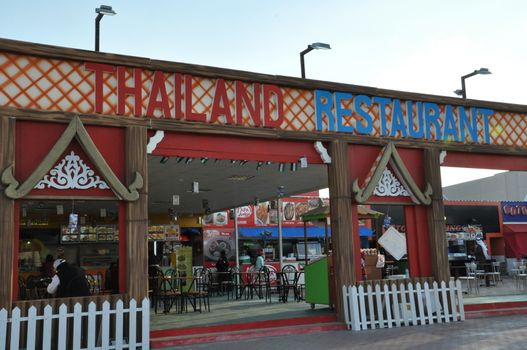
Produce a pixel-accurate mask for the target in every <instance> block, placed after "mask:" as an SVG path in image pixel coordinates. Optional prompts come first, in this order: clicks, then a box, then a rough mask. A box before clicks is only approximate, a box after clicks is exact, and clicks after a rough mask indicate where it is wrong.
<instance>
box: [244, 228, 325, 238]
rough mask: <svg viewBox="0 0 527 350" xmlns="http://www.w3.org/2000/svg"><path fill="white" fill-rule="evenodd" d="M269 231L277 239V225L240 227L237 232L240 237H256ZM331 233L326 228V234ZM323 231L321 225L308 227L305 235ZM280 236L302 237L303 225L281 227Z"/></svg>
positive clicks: (314, 234) (315, 235)
mask: <svg viewBox="0 0 527 350" xmlns="http://www.w3.org/2000/svg"><path fill="white" fill-rule="evenodd" d="M265 231H267V232H270V235H269V236H268V237H269V238H272V239H278V227H240V228H239V233H240V238H245V237H247V238H248V237H256V238H261V237H262V235H263V234H265V233H264V232H265ZM330 234H331V230H330V229H329V228H328V235H330ZM325 235H326V234H325V231H324V228H322V227H308V228H307V236H308V237H324V236H325ZM282 237H283V238H304V228H303V227H283V228H282Z"/></svg>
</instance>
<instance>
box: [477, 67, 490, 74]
mask: <svg viewBox="0 0 527 350" xmlns="http://www.w3.org/2000/svg"><path fill="white" fill-rule="evenodd" d="M476 73H477V74H492V73H491V72H490V70H489V69H488V68H480V69H478V70H477V71H476Z"/></svg>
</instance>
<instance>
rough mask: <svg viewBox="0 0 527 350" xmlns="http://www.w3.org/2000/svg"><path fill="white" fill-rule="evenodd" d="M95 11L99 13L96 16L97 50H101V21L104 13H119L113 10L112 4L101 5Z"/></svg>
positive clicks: (109, 14)
mask: <svg viewBox="0 0 527 350" xmlns="http://www.w3.org/2000/svg"><path fill="white" fill-rule="evenodd" d="M95 13H98V15H97V17H96V18H95V51H96V52H99V22H100V21H101V19H102V17H103V16H104V15H107V16H114V15H116V14H117V12H115V11H114V10H112V7H111V6H107V5H101V6H99V7H98V8H96V9H95Z"/></svg>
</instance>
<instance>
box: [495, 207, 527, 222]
mask: <svg viewBox="0 0 527 350" xmlns="http://www.w3.org/2000/svg"><path fill="white" fill-rule="evenodd" d="M501 215H502V218H503V222H504V223H527V202H501Z"/></svg>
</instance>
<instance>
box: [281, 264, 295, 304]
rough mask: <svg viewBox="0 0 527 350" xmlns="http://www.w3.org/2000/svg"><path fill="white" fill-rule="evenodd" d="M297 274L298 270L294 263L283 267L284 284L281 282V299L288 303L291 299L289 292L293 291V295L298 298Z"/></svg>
mask: <svg viewBox="0 0 527 350" xmlns="http://www.w3.org/2000/svg"><path fill="white" fill-rule="evenodd" d="M297 275H298V271H297V270H296V267H294V266H293V265H284V267H282V273H281V278H282V284H281V297H280V300H281V301H282V302H284V303H286V302H287V301H288V299H289V292H290V291H291V290H292V291H293V296H294V298H295V300H297V295H298V290H297Z"/></svg>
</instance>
